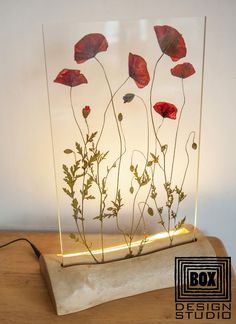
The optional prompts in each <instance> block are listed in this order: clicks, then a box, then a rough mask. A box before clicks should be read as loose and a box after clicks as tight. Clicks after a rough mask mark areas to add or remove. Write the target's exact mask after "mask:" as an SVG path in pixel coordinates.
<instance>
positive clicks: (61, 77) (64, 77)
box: [54, 69, 88, 87]
mask: <svg viewBox="0 0 236 324" xmlns="http://www.w3.org/2000/svg"><path fill="white" fill-rule="evenodd" d="M54 82H57V83H61V84H64V85H67V86H69V87H76V86H78V85H80V84H82V83H88V81H87V79H86V78H85V76H84V75H83V74H82V73H80V70H70V69H63V70H62V71H61V72H60V73H59V74H58V75H57V77H56V79H55V80H54Z"/></svg>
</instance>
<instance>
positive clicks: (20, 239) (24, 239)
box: [0, 237, 41, 259]
mask: <svg viewBox="0 0 236 324" xmlns="http://www.w3.org/2000/svg"><path fill="white" fill-rule="evenodd" d="M18 241H26V242H28V243H29V244H30V246H31V247H32V249H33V251H34V254H35V255H36V257H37V258H38V259H39V257H40V255H41V252H40V251H39V249H38V248H37V247H36V246H35V245H34V244H33V243H32V242H30V241H29V240H28V239H27V238H24V237H21V238H18V239H16V240H13V241H10V242H8V243H6V244H3V245H0V249H1V248H4V247H5V246H7V245H10V244H12V243H15V242H18Z"/></svg>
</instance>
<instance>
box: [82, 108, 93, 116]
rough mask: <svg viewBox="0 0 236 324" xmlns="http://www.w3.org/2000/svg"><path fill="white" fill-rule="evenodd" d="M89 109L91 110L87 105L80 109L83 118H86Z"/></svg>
mask: <svg viewBox="0 0 236 324" xmlns="http://www.w3.org/2000/svg"><path fill="white" fill-rule="evenodd" d="M90 111H91V109H90V107H89V106H85V107H84V108H83V109H82V114H83V117H84V118H87V117H88V115H89V114H90Z"/></svg>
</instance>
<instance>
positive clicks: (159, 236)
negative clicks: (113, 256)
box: [58, 227, 189, 258]
mask: <svg viewBox="0 0 236 324" xmlns="http://www.w3.org/2000/svg"><path fill="white" fill-rule="evenodd" d="M187 233H189V230H187V229H186V228H184V227H183V228H181V229H179V230H177V231H170V232H169V234H168V233H167V232H161V233H158V234H154V235H151V236H149V237H147V238H146V242H145V245H146V244H150V243H152V242H154V241H156V240H160V239H164V238H167V237H169V235H170V236H177V235H180V234H187ZM141 242H142V240H138V241H135V242H133V243H132V244H131V247H137V246H139V245H140V244H141ZM125 249H127V245H126V244H121V245H116V246H111V247H107V248H105V249H104V253H111V252H115V251H120V250H125ZM91 252H92V253H93V254H94V255H98V254H102V249H98V250H92V251H91ZM84 255H90V253H89V252H88V251H85V252H79V253H68V254H63V257H64V258H69V257H76V256H84ZM58 256H62V254H58Z"/></svg>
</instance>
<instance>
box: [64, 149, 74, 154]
mask: <svg viewBox="0 0 236 324" xmlns="http://www.w3.org/2000/svg"><path fill="white" fill-rule="evenodd" d="M64 153H65V154H71V153H73V151H72V150H71V149H65V150H64Z"/></svg>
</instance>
